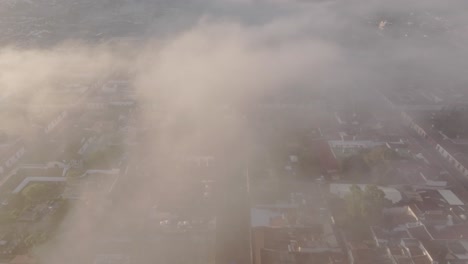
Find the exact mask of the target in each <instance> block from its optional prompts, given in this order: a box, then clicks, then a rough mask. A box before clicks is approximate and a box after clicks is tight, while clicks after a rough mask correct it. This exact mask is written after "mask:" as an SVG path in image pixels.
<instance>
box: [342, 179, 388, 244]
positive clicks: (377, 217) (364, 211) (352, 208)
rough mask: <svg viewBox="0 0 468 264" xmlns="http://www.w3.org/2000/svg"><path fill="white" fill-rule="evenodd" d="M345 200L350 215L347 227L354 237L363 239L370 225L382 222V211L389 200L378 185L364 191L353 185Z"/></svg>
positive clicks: (369, 186)
mask: <svg viewBox="0 0 468 264" xmlns="http://www.w3.org/2000/svg"><path fill="white" fill-rule="evenodd" d="M345 200H346V207H347V208H346V209H347V214H348V217H347V221H346V222H347V223H346V226H347V227H348V229H349V230H350V231H351V233H352V235H353V236H354V237H363V236H364V234H365V233H367V232H368V227H369V226H370V225H375V224H378V223H380V222H381V221H382V209H383V208H384V206H385V205H386V203H387V200H386V198H385V193H384V192H383V191H382V190H381V189H379V188H378V187H377V186H376V185H367V186H366V187H365V188H364V190H363V189H361V188H360V187H359V186H357V185H352V186H351V187H350V193H349V194H348V195H347V196H346V197H345Z"/></svg>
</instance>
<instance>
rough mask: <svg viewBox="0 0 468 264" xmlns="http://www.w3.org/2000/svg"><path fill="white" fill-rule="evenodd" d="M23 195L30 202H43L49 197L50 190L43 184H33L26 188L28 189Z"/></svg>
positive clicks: (24, 190) (22, 192)
mask: <svg viewBox="0 0 468 264" xmlns="http://www.w3.org/2000/svg"><path fill="white" fill-rule="evenodd" d="M21 194H22V195H23V196H24V197H25V198H26V200H28V201H29V202H37V201H42V200H44V199H46V198H47V197H48V194H49V188H48V187H47V185H45V184H42V183H33V184H30V185H28V186H26V188H24V189H23V191H21Z"/></svg>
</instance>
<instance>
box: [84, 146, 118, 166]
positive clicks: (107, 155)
mask: <svg viewBox="0 0 468 264" xmlns="http://www.w3.org/2000/svg"><path fill="white" fill-rule="evenodd" d="M122 153H123V150H122V147H120V146H118V145H112V146H109V147H107V148H105V149H101V150H97V151H95V152H93V153H90V154H89V155H88V156H87V157H86V159H85V160H84V165H85V167H86V168H90V169H103V168H109V167H111V166H112V164H113V162H115V161H116V160H117V159H118V158H120V157H121V156H122Z"/></svg>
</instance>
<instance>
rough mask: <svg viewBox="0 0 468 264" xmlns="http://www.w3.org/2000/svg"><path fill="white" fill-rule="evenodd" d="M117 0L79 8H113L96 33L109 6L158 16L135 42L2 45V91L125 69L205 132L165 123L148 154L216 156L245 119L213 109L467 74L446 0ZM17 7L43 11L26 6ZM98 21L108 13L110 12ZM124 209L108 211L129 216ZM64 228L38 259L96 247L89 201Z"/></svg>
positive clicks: (437, 83) (144, 187)
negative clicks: (200, 148) (210, 150)
mask: <svg viewBox="0 0 468 264" xmlns="http://www.w3.org/2000/svg"><path fill="white" fill-rule="evenodd" d="M6 2H8V6H11V3H12V1H0V8H6V6H5V3H6ZM17 2H19V3H20V2H21V1H17ZM123 2H124V4H123V7H122V9H121V10H120V11H112V10H113V9H112V10H110V9H109V10H106V9H105V7H103V6H104V5H101V3H100V2H96V3H94V2H92V3H91V4H89V5H88V6H89V9H90V13H92V14H93V15H88V16H87V15H86V14H85V13H78V14H76V15H77V17H79V16H82V17H87V18H88V17H89V18H90V19H92V18H91V17H92V16H95V14H96V13H99V12H96V11H95V10H93V5H96V6H99V8H101V9H99V10H103V11H102V14H103V15H104V16H112V18H109V21H107V22H105V23H104V22H102V24H100V25H101V26H103V27H104V29H103V30H102V31H106V30H107V28H106V27H111V26H112V25H113V23H118V16H116V15H115V12H117V13H118V12H122V13H125V14H127V15H128V16H129V17H132V12H134V13H135V14H140V13H139V12H143V14H146V12H148V14H153V13H158V14H161V17H158V18H157V19H154V20H149V21H150V22H148V23H149V24H144V25H142V27H145V30H142V32H144V33H141V35H139V39H136V40H135V41H132V42H130V43H125V44H122V43H120V41H119V40H114V41H113V42H111V43H102V42H101V43H96V42H94V41H89V40H83V39H80V38H79V37H70V38H65V39H60V38H58V40H57V41H55V42H54V43H53V44H51V45H50V46H46V47H41V48H35V47H28V48H24V47H15V45H14V43H12V44H11V45H7V46H4V47H1V48H0V87H1V88H0V98H7V96H10V95H12V94H26V96H25V98H26V105H25V107H26V108H28V106H29V105H33V104H37V103H41V104H42V103H47V104H51V103H54V98H51V97H49V94H50V93H49V92H50V91H51V90H53V89H55V87H54V84H55V83H58V82H75V81H78V80H79V81H83V78H85V81H93V80H96V79H99V78H103V77H104V76H108V75H111V74H112V73H114V72H116V71H117V72H119V71H120V72H126V73H129V76H131V79H130V82H131V83H132V85H133V86H134V88H135V89H136V91H137V100H138V101H139V102H144V103H146V102H150V103H154V102H157V103H158V104H160V106H161V108H162V109H165V111H167V112H170V113H171V116H173V117H184V116H188V117H189V118H190V117H191V116H194V110H195V109H196V111H199V112H197V113H196V114H195V116H197V118H196V119H197V120H196V121H197V122H201V123H202V124H203V126H205V127H207V128H210V129H204V130H202V131H201V132H200V133H198V134H196V135H195V134H188V135H184V136H174V135H173V134H172V130H167V131H166V130H164V129H162V130H161V131H158V134H157V135H155V137H154V138H153V139H152V142H146V143H145V145H147V146H149V148H151V147H152V146H153V144H154V146H158V147H162V148H159V149H156V147H155V149H154V152H155V153H158V154H160V155H164V154H167V155H169V156H171V155H179V154H180V153H190V152H191V151H192V150H193V149H194V148H195V147H194V146H195V145H199V144H200V142H202V143H205V142H206V144H210V143H208V142H215V143H214V144H213V143H211V144H213V145H214V146H215V148H216V147H217V148H219V149H218V151H219V152H222V151H226V149H228V148H229V147H233V146H234V145H236V143H237V142H236V140H238V139H239V137H236V136H235V135H236V134H242V132H243V131H245V130H246V129H247V126H248V124H246V123H245V120H243V119H242V118H240V117H234V118H233V119H232V120H230V122H226V124H228V125H226V126H224V124H225V123H222V124H223V125H222V126H221V125H220V121H219V120H218V119H216V118H215V117H213V115H212V114H211V113H210V111H211V108H209V107H208V106H211V105H217V106H220V105H227V106H232V107H242V106H243V105H244V104H245V103H252V102H253V103H254V102H255V101H256V100H257V99H258V98H262V97H264V96H265V95H268V94H269V93H272V92H276V91H286V92H287V91H289V89H292V88H293V87H306V88H307V89H310V91H314V90H315V91H318V90H320V91H327V92H328V93H330V94H332V95H333V94H337V95H339V94H341V93H343V92H344V91H348V92H351V93H357V94H358V95H359V94H362V96H365V95H366V93H364V91H367V90H369V89H375V88H384V89H394V88H395V87H397V88H402V89H405V88H407V87H412V86H427V87H428V88H431V87H444V86H445V85H451V86H460V87H461V85H462V84H463V83H464V81H465V78H466V77H465V76H466V74H464V70H465V69H466V60H464V58H466V56H465V55H466V53H467V52H466V51H467V49H466V33H467V30H468V27H467V24H466V17H465V16H464V14H463V10H466V5H467V4H465V2H464V1H450V2H452V4H451V5H448V4H446V2H445V1H444V3H441V1H416V0H413V1H385V2H382V1H373V0H367V1H365V0H357V1H307V0H303V1H292V0H197V1H193V2H192V1H188V0H187V1H175V2H170V1H165V3H166V5H172V6H175V7H176V8H177V10H178V11H177V12H176V11H174V9H170V10H169V9H167V12H170V14H171V15H166V14H165V13H164V12H165V11H164V10H166V9H162V10H163V11H161V10H160V9H157V8H156V7H155V6H157V4H156V3H155V2H151V3H149V2H150V1H147V2H148V3H145V1H136V0H135V2H132V1H123ZM161 2H163V1H161ZM186 2H190V4H188V3H186ZM168 3H170V4H168ZM2 4H3V6H2ZM62 5H65V4H63V3H62ZM69 5H72V3H69ZM145 5H147V6H145ZM161 5H163V4H161ZM22 6H24V7H22ZM145 7H146V8H145ZM9 8H10V7H9ZM15 8H16V9H15V10H21V8H25V10H29V11H28V12H33V11H34V10H39V9H41V7H40V6H32V7H31V6H29V5H28V4H18V6H17V7H15ZM155 8H156V9H155ZM31 10H32V11H31ZM84 10H85V9H83V10H82V11H80V12H85V11H84ZM104 10H105V11H104ZM41 13H43V11H41ZM48 16H49V17H53V16H54V15H53V14H48ZM133 17H134V18H138V17H139V15H133ZM62 19H63V18H62ZM94 19H96V21H98V20H99V21H105V20H106V17H104V18H99V19H98V18H96V17H95V18H94ZM65 21H66V20H65ZM88 22H89V21H88ZM381 22H383V23H381ZM61 23H63V22H61ZM89 23H91V22H89ZM3 26H4V25H3ZM91 26H92V24H91ZM65 28H67V27H66V26H65ZM69 30H71V31H73V30H74V27H72V26H70V27H69ZM93 30H95V29H94V28H93ZM97 31H99V30H97ZM70 35H73V34H70ZM106 37H111V36H106ZM83 76H86V77H83ZM0 102H1V101H0ZM26 110H27V111H29V112H30V113H33V112H34V111H35V110H34V109H26ZM138 120H139V122H140V125H141V126H143V127H144V126H146V125H147V124H150V123H153V122H157V121H156V118H155V115H154V113H153V112H142V113H141V115H140V116H139V119H138ZM223 122H224V121H223ZM2 123H3V126H4V129H7V128H9V129H8V130H10V132H11V133H14V131H13V130H14V129H13V128H16V129H17V130H18V131H19V130H23V129H24V126H22V125H19V124H18V123H17V122H16V121H15V120H11V121H7V122H2ZM228 128H229V129H228ZM172 170H173V169H172V168H171V164H169V165H167V167H164V168H163V169H159V170H158V172H159V173H161V174H164V175H171V173H174V172H173V171H172ZM151 181H152V180H151V179H147V181H138V182H135V183H134V186H132V188H133V190H138V192H136V193H132V194H131V195H130V194H122V195H128V199H129V200H130V201H132V202H133V204H136V205H138V203H139V201H141V200H142V199H143V198H142V197H141V196H143V195H144V194H145V193H148V192H151V191H152V189H151V188H152V187H153V186H152V184H149V183H148V182H151ZM135 207H136V208H137V210H136V212H137V215H138V214H140V215H138V216H139V217H145V215H146V213H147V208H139V207H138V206H135ZM122 208H124V209H126V208H127V207H125V206H123V207H122ZM124 209H122V211H118V212H115V214H114V215H113V217H115V218H119V219H125V217H126V216H127V215H128V213H127V211H126V210H124ZM138 209H140V210H138ZM66 225H67V228H68V229H69V230H71V232H70V233H68V234H67V235H64V236H63V237H60V238H59V241H58V243H54V244H53V245H46V246H45V247H44V248H43V249H41V256H43V257H44V258H45V259H47V260H50V261H49V262H47V263H51V264H55V263H63V262H61V259H60V258H61V257H66V258H67V259H68V261H67V263H80V262H79V261H77V262H73V261H71V260H70V256H74V254H77V255H80V254H82V253H83V252H86V250H87V249H88V248H89V247H92V245H93V244H92V241H94V240H95V237H94V234H95V233H94V231H95V229H94V228H95V225H96V223H94V222H93V218H92V217H89V209H88V208H78V209H77V210H76V211H74V212H73V213H72V214H71V216H70V217H69V218H68V219H67V221H66ZM58 252H60V254H58Z"/></svg>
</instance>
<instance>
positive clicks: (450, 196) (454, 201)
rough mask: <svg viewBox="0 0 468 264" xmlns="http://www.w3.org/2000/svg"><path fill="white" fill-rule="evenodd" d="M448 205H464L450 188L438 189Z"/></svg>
mask: <svg viewBox="0 0 468 264" xmlns="http://www.w3.org/2000/svg"><path fill="white" fill-rule="evenodd" d="M438 192H439V193H440V195H442V197H444V199H445V200H446V201H447V203H448V204H450V205H465V203H463V202H462V201H461V200H460V199H459V198H458V197H457V196H456V195H455V194H454V193H453V192H452V191H451V190H438Z"/></svg>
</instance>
